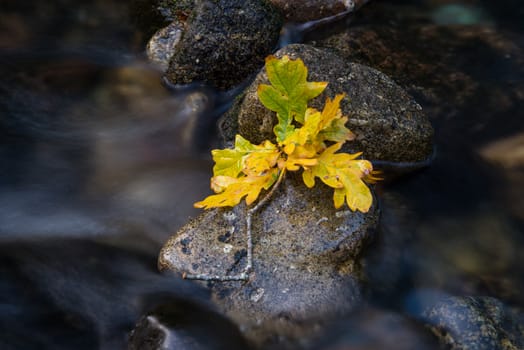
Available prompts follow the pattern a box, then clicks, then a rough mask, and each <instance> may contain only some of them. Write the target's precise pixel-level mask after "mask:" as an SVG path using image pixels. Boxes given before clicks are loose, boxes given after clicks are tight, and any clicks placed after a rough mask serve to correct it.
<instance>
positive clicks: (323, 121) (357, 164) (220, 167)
mask: <svg viewBox="0 0 524 350" xmlns="http://www.w3.org/2000/svg"><path fill="white" fill-rule="evenodd" d="M266 70H267V74H268V78H269V81H270V83H271V85H260V86H259V88H258V96H259V98H260V101H261V102H262V103H263V104H264V106H266V107H267V108H268V109H270V110H272V111H274V112H276V113H277V119H278V123H277V125H276V126H275V127H274V132H275V135H276V138H277V144H276V145H275V144H273V143H272V142H270V141H267V140H266V141H264V142H263V143H261V144H260V145H253V144H252V143H251V142H249V141H248V140H246V139H244V138H243V137H242V136H240V135H237V136H236V138H235V147H234V148H233V149H225V150H213V151H212V155H213V160H214V161H215V166H214V167H213V172H214V176H213V178H212V179H211V188H212V189H213V191H214V192H215V193H216V194H214V195H211V196H209V197H207V198H206V199H204V200H203V201H201V202H198V203H195V207H197V208H206V209H208V208H214V207H223V206H235V205H237V204H238V203H239V202H240V201H241V200H242V199H243V198H244V197H245V199H246V203H247V204H248V205H249V204H251V203H253V202H254V201H255V200H256V199H257V198H258V196H259V195H260V193H261V191H262V190H268V189H269V188H271V186H272V185H273V184H274V183H275V181H276V179H277V178H278V177H279V176H280V178H282V177H283V176H284V175H285V172H286V171H298V170H300V169H302V170H303V172H302V179H303V181H304V183H305V184H306V186H307V187H310V188H311V187H313V186H314V185H315V179H316V178H319V179H320V180H321V181H322V182H323V183H324V184H326V185H327V186H329V187H332V188H333V189H334V193H333V202H334V205H335V208H340V207H341V206H342V205H343V204H344V203H346V204H347V205H348V207H349V208H350V209H351V210H354V211H355V210H358V211H361V212H367V211H368V210H369V208H370V207H371V204H372V201H373V196H372V194H371V191H370V189H369V188H368V186H367V185H366V182H367V183H374V182H376V181H378V180H381V178H380V177H379V176H378V175H379V174H378V173H377V172H376V171H374V170H373V167H372V165H371V163H370V162H369V161H367V160H363V159H358V158H359V157H360V155H361V153H356V154H348V153H337V152H338V151H339V150H340V148H341V147H342V145H343V143H345V142H346V141H350V140H353V139H354V138H355V135H354V134H353V133H352V132H351V131H350V130H349V129H348V128H347V127H346V125H345V124H346V122H347V117H345V116H343V115H342V112H341V110H340V103H341V101H342V99H343V98H344V94H339V95H337V96H335V98H334V99H333V100H331V99H330V98H327V100H326V103H325V105H324V108H323V109H322V111H318V110H316V109H315V108H307V102H308V101H309V100H310V99H312V98H314V97H316V96H318V95H319V94H320V93H321V92H322V91H323V90H324V88H325V87H326V85H327V84H326V83H317V82H308V81H307V68H306V67H305V66H304V63H303V62H302V61H301V60H300V59H297V60H291V59H290V58H289V57H288V56H284V57H283V58H281V59H277V58H276V57H273V56H270V57H268V58H267V59H266Z"/></svg>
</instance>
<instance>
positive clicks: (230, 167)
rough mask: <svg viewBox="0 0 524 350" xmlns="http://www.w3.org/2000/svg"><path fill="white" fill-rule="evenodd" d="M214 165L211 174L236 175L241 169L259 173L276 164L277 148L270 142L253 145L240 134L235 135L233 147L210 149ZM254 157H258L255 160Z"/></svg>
mask: <svg viewBox="0 0 524 350" xmlns="http://www.w3.org/2000/svg"><path fill="white" fill-rule="evenodd" d="M211 154H212V155H213V160H214V161H215V166H214V167H213V174H214V175H215V176H217V175H223V176H230V177H238V176H239V175H240V174H241V173H242V172H243V171H244V172H245V171H248V172H249V171H250V172H257V173H260V172H262V171H264V170H267V169H269V168H271V167H273V166H274V165H275V164H276V161H277V158H278V154H279V150H278V149H277V147H276V146H275V145H273V144H272V143H271V142H269V141H266V142H264V143H263V144H262V145H259V146H257V145H253V144H252V143H251V142H249V141H248V140H246V139H245V138H243V137H242V136H240V135H237V136H236V137H235V148H233V149H217V150H212V151H211ZM254 159H258V162H256V161H255V160H254Z"/></svg>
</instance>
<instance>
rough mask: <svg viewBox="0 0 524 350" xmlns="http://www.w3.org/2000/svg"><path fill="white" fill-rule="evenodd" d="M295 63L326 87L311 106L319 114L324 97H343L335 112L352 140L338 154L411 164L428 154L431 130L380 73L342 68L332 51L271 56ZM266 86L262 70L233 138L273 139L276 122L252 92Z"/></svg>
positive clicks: (289, 49)
mask: <svg viewBox="0 0 524 350" xmlns="http://www.w3.org/2000/svg"><path fill="white" fill-rule="evenodd" d="M284 55H288V56H290V57H291V58H301V59H302V60H303V61H304V63H305V64H306V66H307V67H308V72H309V74H308V80H309V81H327V82H329V85H328V87H327V88H326V90H325V91H324V93H322V94H321V95H320V96H319V97H317V98H315V99H314V100H312V101H311V105H312V106H313V107H315V108H317V109H321V108H322V107H323V105H324V102H325V99H326V97H331V98H333V97H334V96H335V95H336V94H339V93H345V94H346V95H347V97H346V98H345V99H344V100H343V101H342V103H341V108H342V112H343V114H344V115H347V116H349V121H348V123H347V124H346V125H347V126H348V127H349V128H350V129H351V130H352V131H353V132H354V133H355V134H356V136H357V137H356V139H355V140H354V141H352V142H348V143H346V144H345V145H344V147H343V149H342V150H343V151H363V152H364V157H365V158H366V159H372V160H385V161H390V162H417V161H422V160H424V159H427V158H428V157H429V156H430V154H431V153H432V137H433V129H432V127H431V124H430V123H429V121H428V119H427V118H426V116H425V115H424V113H423V112H422V108H421V107H420V105H418V104H417V103H416V102H415V101H414V100H413V98H412V97H411V96H410V95H408V94H407V93H406V92H405V91H404V90H403V89H402V88H400V87H399V86H398V85H397V84H395V83H394V82H393V81H392V80H391V79H389V78H388V77H387V76H386V75H384V74H382V73H381V72H379V71H377V70H375V69H373V68H369V67H366V66H363V65H360V64H356V63H348V62H347V61H345V60H344V59H342V58H341V57H339V56H338V55H336V54H334V53H333V52H332V51H330V50H327V49H317V48H314V47H312V46H309V45H289V46H286V47H284V48H283V49H281V50H279V51H278V52H277V53H276V56H277V57H282V56H284ZM261 83H265V84H267V83H268V79H267V75H266V72H265V69H264V70H262V71H261V72H260V73H259V74H258V76H257V78H256V79H255V81H254V82H253V84H252V85H251V86H250V87H249V88H248V90H247V92H246V95H245V98H244V100H243V103H242V105H241V107H240V112H239V114H238V129H239V133H240V134H241V135H242V136H244V137H245V138H247V139H249V140H250V141H251V142H254V143H260V142H262V141H263V140H265V139H270V140H273V139H274V134H273V130H272V128H273V125H274V124H275V123H276V116H275V115H274V113H273V112H271V111H269V110H268V109H266V108H265V107H264V106H263V105H262V104H261V103H260V101H259V100H258V96H257V87H258V85H259V84H261Z"/></svg>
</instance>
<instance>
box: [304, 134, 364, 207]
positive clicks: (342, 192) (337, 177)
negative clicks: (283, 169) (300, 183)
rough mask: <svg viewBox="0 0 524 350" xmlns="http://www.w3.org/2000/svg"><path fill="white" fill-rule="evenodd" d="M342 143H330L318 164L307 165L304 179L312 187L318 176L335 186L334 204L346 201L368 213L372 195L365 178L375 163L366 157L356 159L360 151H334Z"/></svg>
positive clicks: (329, 184) (339, 204)
mask: <svg viewBox="0 0 524 350" xmlns="http://www.w3.org/2000/svg"><path fill="white" fill-rule="evenodd" d="M341 147H342V142H339V143H336V144H334V145H332V146H330V147H328V148H327V149H326V150H325V151H324V152H322V154H320V156H319V157H318V162H317V164H316V165H314V166H312V167H308V168H306V169H304V172H303V173H302V179H303V180H304V183H305V184H306V186H307V187H309V188H311V187H313V186H314V185H315V177H318V178H320V180H322V182H324V183H325V184H326V185H328V186H330V187H332V188H334V189H335V191H334V194H333V202H334V205H335V208H340V207H341V206H342V205H343V204H344V201H345V202H346V203H347V205H348V207H349V208H350V209H351V210H353V211H355V210H359V211H361V212H363V213H366V212H368V210H369V208H370V207H371V203H372V201H373V196H372V194H371V191H370V190H369V188H368V187H367V185H366V184H365V183H364V181H363V178H364V177H366V176H367V175H368V174H370V173H371V171H372V169H373V167H372V165H371V163H370V162H369V161H367V160H361V159H356V158H357V157H359V156H360V155H361V153H355V154H348V153H335V152H337V151H338V150H339V149H340V148H341Z"/></svg>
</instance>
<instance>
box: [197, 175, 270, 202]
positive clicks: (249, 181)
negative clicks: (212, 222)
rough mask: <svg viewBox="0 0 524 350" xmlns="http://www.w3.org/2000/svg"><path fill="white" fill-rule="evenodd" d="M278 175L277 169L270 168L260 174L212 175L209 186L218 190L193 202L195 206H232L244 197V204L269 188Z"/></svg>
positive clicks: (252, 200)
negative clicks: (236, 176) (239, 175)
mask: <svg viewBox="0 0 524 350" xmlns="http://www.w3.org/2000/svg"><path fill="white" fill-rule="evenodd" d="M277 177H278V169H277V168H273V169H270V170H269V171H268V172H267V173H265V174H263V175H261V176H243V177H240V178H234V177H230V176H214V177H213V178H211V188H212V189H213V190H214V191H215V192H218V194H214V195H211V196H208V197H207V198H206V199H204V200H203V201H200V202H197V203H195V204H194V206H195V208H204V209H209V208H216V207H234V206H235V205H237V204H238V203H240V201H241V200H242V198H244V197H246V204H247V205H249V204H251V203H253V202H254V201H255V200H256V199H257V198H258V196H259V194H260V191H262V189H265V190H267V189H269V188H270V187H271V186H272V185H273V184H274V183H275V181H276V179H277Z"/></svg>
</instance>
